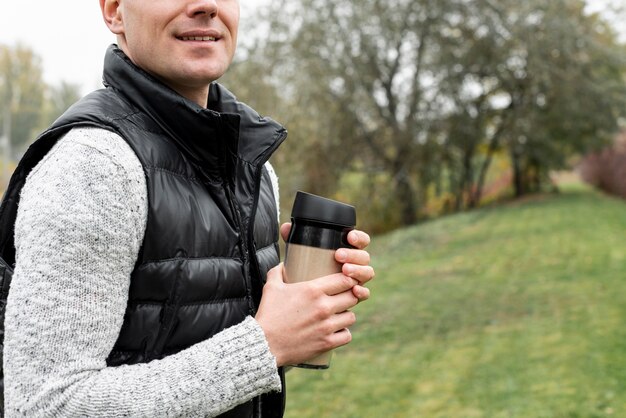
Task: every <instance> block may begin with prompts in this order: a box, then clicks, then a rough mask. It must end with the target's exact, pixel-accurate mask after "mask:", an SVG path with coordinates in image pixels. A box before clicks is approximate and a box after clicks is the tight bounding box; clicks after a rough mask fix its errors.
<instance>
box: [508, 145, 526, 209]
mask: <svg viewBox="0 0 626 418" xmlns="http://www.w3.org/2000/svg"><path fill="white" fill-rule="evenodd" d="M511 165H512V166H513V188H514V190H515V197H520V196H523V195H524V194H525V192H526V190H525V187H524V170H523V168H522V161H521V153H520V152H518V151H517V150H515V149H513V150H511Z"/></svg>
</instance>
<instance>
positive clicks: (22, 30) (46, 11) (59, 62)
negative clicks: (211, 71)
mask: <svg viewBox="0 0 626 418" xmlns="http://www.w3.org/2000/svg"><path fill="white" fill-rule="evenodd" d="M263 1H264V0H242V1H241V3H242V7H241V19H242V22H241V24H242V25H245V24H246V23H247V22H248V20H249V19H253V18H254V10H255V9H257V8H258V7H259V4H261V3H262V2H263ZM521 1H523V0H521ZM546 1H550V0H546ZM587 1H588V3H589V9H590V10H593V11H601V10H603V9H604V8H605V5H606V4H608V3H610V2H613V3H623V4H624V5H626V0H587ZM623 33H626V31H625V32H623ZM240 38H241V36H240ZM17 42H21V43H23V44H26V45H28V46H30V47H31V48H33V49H34V50H35V52H36V53H37V54H38V55H39V56H40V57H41V58H42V60H43V68H44V79H45V81H46V82H48V83H50V84H58V83H59V82H61V81H62V80H64V81H67V82H70V83H73V84H77V85H79V86H80V89H81V91H82V92H83V94H86V93H88V92H89V91H91V90H94V89H96V88H99V87H101V82H100V79H101V73H102V61H103V58H104V52H105V50H106V48H107V46H108V45H109V44H111V43H113V42H115V37H114V36H113V35H112V34H111V33H110V32H109V30H108V29H107V28H106V26H105V25H104V22H103V20H102V16H101V14H100V7H99V5H98V0H63V1H47V0H21V1H12V0H0V43H3V44H8V45H15V44H16V43H17Z"/></svg>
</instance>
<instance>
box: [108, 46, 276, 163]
mask: <svg viewBox="0 0 626 418" xmlns="http://www.w3.org/2000/svg"><path fill="white" fill-rule="evenodd" d="M103 82H104V85H105V86H106V87H107V88H113V89H115V90H116V91H118V93H119V94H120V95H121V96H122V97H124V98H125V99H126V100H127V101H128V102H130V103H131V104H132V105H134V106H135V107H137V108H138V109H139V110H141V111H142V112H143V113H145V114H147V115H148V116H149V117H150V118H151V119H153V120H154V121H155V122H156V123H157V124H158V125H159V127H160V128H161V129H163V131H165V132H166V133H167V134H168V135H169V136H170V137H171V139H172V140H174V141H175V142H176V144H177V145H178V146H179V147H180V148H182V149H183V150H184V151H185V152H186V153H187V154H188V156H189V157H191V158H192V159H194V160H195V163H196V164H198V165H200V166H201V167H202V168H203V169H205V170H207V171H215V170H219V169H221V168H223V167H224V166H225V165H227V163H228V161H229V160H230V159H232V158H233V157H236V158H239V159H242V160H244V161H246V162H248V163H251V164H255V165H262V164H264V163H265V162H266V161H267V160H268V159H269V157H270V155H271V154H272V152H273V151H274V150H275V149H276V148H277V147H278V146H279V145H280V143H281V142H282V141H283V140H284V139H285V138H286V136H287V131H286V130H285V129H284V128H283V127H282V126H281V125H280V124H278V123H277V122H275V121H273V120H272V119H270V118H262V117H261V116H259V115H258V113H256V112H255V111H254V110H253V109H252V108H250V107H248V106H246V105H245V104H243V103H240V102H238V101H237V99H236V97H235V96H234V95H233V94H232V93H230V92H229V91H228V90H227V89H226V88H224V87H223V86H221V85H220V84H218V83H212V84H211V86H210V93H209V100H208V106H207V108H206V109H205V108H203V107H201V106H199V105H198V104H196V103H195V102H193V101H191V100H188V99H186V98H184V97H183V96H181V95H179V94H178V93H177V92H175V91H174V90H172V89H171V88H169V87H168V86H166V85H165V84H163V83H161V82H160V81H159V80H157V79H156V78H154V77H153V76H151V75H150V74H148V73H147V72H146V71H144V70H142V69H141V68H139V67H137V66H136V65H135V64H133V63H132V61H131V60H130V59H129V58H128V57H127V56H126V54H124V52H123V51H122V50H121V49H120V48H118V47H117V45H111V46H110V47H109V48H108V49H107V52H106V54H105V59H104V75H103Z"/></svg>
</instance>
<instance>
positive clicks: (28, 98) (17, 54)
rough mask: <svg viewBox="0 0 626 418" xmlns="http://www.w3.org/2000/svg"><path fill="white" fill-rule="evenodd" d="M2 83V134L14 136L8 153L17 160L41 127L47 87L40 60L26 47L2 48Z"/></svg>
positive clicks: (0, 97)
mask: <svg viewBox="0 0 626 418" xmlns="http://www.w3.org/2000/svg"><path fill="white" fill-rule="evenodd" d="M0 80H1V81H0V106H1V107H2V108H3V109H4V117H3V118H2V120H1V121H0V131H2V132H5V135H7V134H9V133H10V136H9V135H7V136H9V138H10V141H8V142H6V144H5V146H6V147H7V148H5V150H4V152H5V155H6V156H7V157H9V158H15V157H17V156H18V154H20V153H21V151H22V149H23V148H24V146H25V145H26V144H28V143H30V142H31V141H32V139H33V136H34V134H35V130H36V128H38V127H39V126H40V117H41V110H42V106H43V102H44V93H45V88H46V86H45V83H44V81H43V76H42V67H41V60H40V58H39V57H38V56H36V55H35V53H34V52H33V50H32V49H30V48H28V47H26V46H24V45H17V46H15V47H8V46H3V45H0Z"/></svg>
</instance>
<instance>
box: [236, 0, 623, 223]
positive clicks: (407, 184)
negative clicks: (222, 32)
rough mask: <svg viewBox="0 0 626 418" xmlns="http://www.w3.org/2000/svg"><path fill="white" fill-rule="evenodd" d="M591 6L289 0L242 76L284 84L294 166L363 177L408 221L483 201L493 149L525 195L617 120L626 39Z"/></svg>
mask: <svg viewBox="0 0 626 418" xmlns="http://www.w3.org/2000/svg"><path fill="white" fill-rule="evenodd" d="M583 6H584V3H583V2H582V1H581V0H554V1H551V2H546V1H544V0H528V1H524V2H519V1H514V0H500V1H497V2H496V1H493V0H439V1H436V0H389V1H384V2H383V1H382V0H359V1H356V0H352V1H345V2H335V1H332V0H291V1H289V2H287V1H285V0H276V1H274V2H272V3H271V4H270V5H269V6H268V7H267V8H266V9H265V13H266V14H265V16H264V17H263V19H260V20H261V21H263V22H264V24H267V22H269V24H267V26H268V27H269V28H270V29H269V32H263V31H261V33H262V36H260V37H259V38H258V39H257V40H256V42H253V43H251V45H252V47H250V48H249V49H248V50H247V52H248V54H247V55H246V60H247V62H244V63H241V65H242V66H243V67H242V68H248V71H247V73H246V74H247V75H246V76H245V77H242V78H238V79H237V81H236V83H237V84H238V86H237V91H238V90H239V88H240V87H242V86H244V85H247V83H249V85H250V86H252V87H250V88H247V89H243V90H244V91H247V92H249V93H251V94H252V95H253V96H255V88H254V86H255V85H257V84H259V85H260V86H262V87H261V88H260V89H258V90H257V91H256V92H257V93H258V92H271V93H268V94H267V97H272V100H271V101H272V102H273V103H274V105H273V106H274V107H273V109H271V112H272V114H274V115H276V116H277V118H278V119H280V120H282V121H286V122H287V127H288V128H289V130H290V137H291V139H290V141H289V142H288V144H287V147H286V150H287V153H286V154H287V155H289V157H288V161H289V164H290V168H289V170H290V173H293V176H290V177H293V178H297V180H296V181H297V182H299V183H300V184H305V185H306V186H307V188H309V190H312V191H317V192H321V193H325V194H330V193H334V194H336V195H337V194H338V195H341V194H342V193H344V194H345V193H346V192H345V191H346V189H347V187H348V186H354V185H358V186H359V189H358V190H359V193H360V194H361V195H364V198H363V202H364V203H366V204H367V205H370V206H372V205H376V207H377V209H378V210H379V212H378V213H377V215H378V217H379V218H384V219H385V220H384V222H385V223H386V227H390V226H399V225H403V224H411V223H413V222H415V221H416V220H418V219H419V218H420V216H423V215H424V208H425V206H426V205H427V203H428V201H429V199H432V198H433V196H436V195H441V196H453V203H452V207H453V208H454V209H457V210H460V209H464V208H466V207H475V206H477V205H478V204H479V203H480V201H481V197H482V190H483V188H484V185H485V182H486V178H487V173H488V171H489V169H490V167H491V162H492V161H493V159H494V155H496V153H503V152H506V154H508V155H509V158H510V160H511V167H512V170H513V173H514V187H515V191H516V194H518V195H521V194H523V193H525V192H529V191H533V190H537V189H539V188H540V187H541V186H542V185H543V184H544V183H545V182H546V179H547V177H548V176H547V174H548V173H549V171H550V170H553V169H559V168H562V167H563V166H564V165H565V163H566V162H567V160H568V158H569V157H570V156H571V155H572V154H574V153H577V152H583V151H584V150H586V149H588V148H589V147H593V146H594V145H595V144H597V143H601V142H602V139H603V138H604V137H606V136H607V134H608V133H610V132H611V131H614V130H615V128H616V126H617V120H618V118H619V117H620V116H621V115H622V114H623V110H622V109H626V107H625V106H623V105H624V103H623V100H624V99H623V98H624V97H626V94H624V93H625V91H624V79H623V68H621V64H622V63H623V62H624V50H623V47H621V46H619V45H617V42H616V38H615V34H614V33H613V32H611V31H610V29H609V27H608V25H607V24H606V23H605V22H603V21H602V20H601V19H600V18H599V17H598V16H596V15H591V16H589V15H586V14H585V13H584V11H583V9H584V7H583ZM268 33H269V35H268ZM256 97H259V96H258V94H257V95H256ZM582 98H584V100H583V99H582ZM244 100H247V97H244ZM264 100H265V99H264ZM351 150H358V152H356V153H355V152H353V151H351ZM283 155H285V153H283ZM294 164H296V165H297V168H294ZM368 191H369V194H368V193H367V192H368ZM372 195H376V197H377V199H378V200H380V199H382V200H383V202H379V201H377V200H376V199H372V198H371V197H372ZM392 213H397V214H399V215H398V216H397V217H395V218H393V216H392V215H391V214H392ZM392 218H393V219H392ZM390 219H391V220H390Z"/></svg>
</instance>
